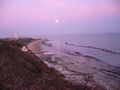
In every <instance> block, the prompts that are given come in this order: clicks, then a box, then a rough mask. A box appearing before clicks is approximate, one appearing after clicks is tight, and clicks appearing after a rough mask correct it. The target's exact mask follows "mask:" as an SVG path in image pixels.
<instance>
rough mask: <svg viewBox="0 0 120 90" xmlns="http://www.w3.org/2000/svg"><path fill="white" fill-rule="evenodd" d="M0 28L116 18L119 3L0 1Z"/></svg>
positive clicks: (116, 0)
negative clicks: (56, 20)
mask: <svg viewBox="0 0 120 90" xmlns="http://www.w3.org/2000/svg"><path fill="white" fill-rule="evenodd" d="M0 2H1V6H0V26H5V27H17V26H19V27H20V26H31V25H32V26H34V25H48V24H53V25H54V24H55V19H59V22H60V23H61V24H72V23H73V24H74V23H77V22H84V21H88V22H89V21H97V22H99V21H102V20H109V19H113V18H118V19H120V1H119V0H96V1H95V0H1V1H0Z"/></svg>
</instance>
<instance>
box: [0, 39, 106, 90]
mask: <svg viewBox="0 0 120 90" xmlns="http://www.w3.org/2000/svg"><path fill="white" fill-rule="evenodd" d="M31 41H33V40H32V39H20V40H7V39H6V40H0V90H104V89H101V88H100V87H94V88H93V87H89V86H86V85H74V84H72V83H70V82H68V81H66V80H64V79H63V76H62V75H60V74H59V73H58V72H57V71H56V70H54V69H53V68H48V67H47V65H46V64H44V62H43V61H41V60H40V59H39V57H37V56H36V55H34V53H32V52H31V51H28V52H23V51H21V48H22V47H23V45H25V44H28V43H29V42H31Z"/></svg>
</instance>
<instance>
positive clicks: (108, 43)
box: [44, 34, 120, 67]
mask: <svg viewBox="0 0 120 90" xmlns="http://www.w3.org/2000/svg"><path fill="white" fill-rule="evenodd" d="M44 37H45V38H47V39H49V41H48V43H49V44H51V45H52V46H53V47H54V48H57V49H58V50H59V49H65V50H69V51H75V52H80V53H82V54H83V55H87V56H92V57H95V58H97V59H99V60H102V61H103V62H105V63H107V64H109V65H113V66H118V67H120V54H114V53H109V52H104V51H102V50H98V49H94V48H87V47H88V46H90V47H95V48H100V49H105V50H110V51H112V52H117V53H120V34H90V35H46V36H44ZM66 43H69V44H71V45H68V44H66ZM81 46H85V47H81ZM49 48H51V47H49ZM46 50H48V51H49V52H51V53H56V52H54V51H53V52H52V50H51V49H48V48H47V49H46Z"/></svg>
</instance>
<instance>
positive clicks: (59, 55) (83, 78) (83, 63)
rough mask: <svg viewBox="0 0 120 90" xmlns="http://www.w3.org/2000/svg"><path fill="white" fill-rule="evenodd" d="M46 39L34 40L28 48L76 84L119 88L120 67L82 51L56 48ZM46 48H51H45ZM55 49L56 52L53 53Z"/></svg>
mask: <svg viewBox="0 0 120 90" xmlns="http://www.w3.org/2000/svg"><path fill="white" fill-rule="evenodd" d="M44 42H46V41H45V40H43V41H41V40H38V41H34V42H32V43H30V44H29V45H28V48H29V49H30V50H31V51H32V52H34V53H35V54H36V55H37V56H39V58H40V59H41V60H43V61H44V63H46V64H47V65H48V67H53V68H55V69H56V70H57V71H59V72H60V73H61V74H63V75H64V76H65V79H66V80H68V81H70V82H72V83H75V84H81V83H82V84H87V85H89V86H93V87H94V86H102V87H105V88H106V89H107V90H119V88H120V86H119V83H120V68H119V67H115V66H112V65H109V64H107V63H105V62H103V61H101V60H99V59H97V58H95V57H92V56H87V55H83V54H81V53H80V52H75V51H72V52H71V51H68V50H65V49H55V48H53V47H52V46H51V45H50V46H49V45H46V44H45V43H44ZM44 48H49V49H48V51H47V49H45V50H44ZM50 50H51V51H55V53H54V54H53V53H51V52H50Z"/></svg>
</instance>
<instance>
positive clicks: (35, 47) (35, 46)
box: [27, 39, 45, 54]
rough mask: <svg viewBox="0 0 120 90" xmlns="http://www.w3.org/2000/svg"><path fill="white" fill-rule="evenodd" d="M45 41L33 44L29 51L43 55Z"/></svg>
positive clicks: (30, 45)
mask: <svg viewBox="0 0 120 90" xmlns="http://www.w3.org/2000/svg"><path fill="white" fill-rule="evenodd" d="M44 41H45V39H39V40H36V41H33V42H31V43H30V44H28V45H27V47H28V49H29V50H31V51H32V52H33V53H35V54H41V53H43V51H42V48H41V44H42V43H43V42H44Z"/></svg>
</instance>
